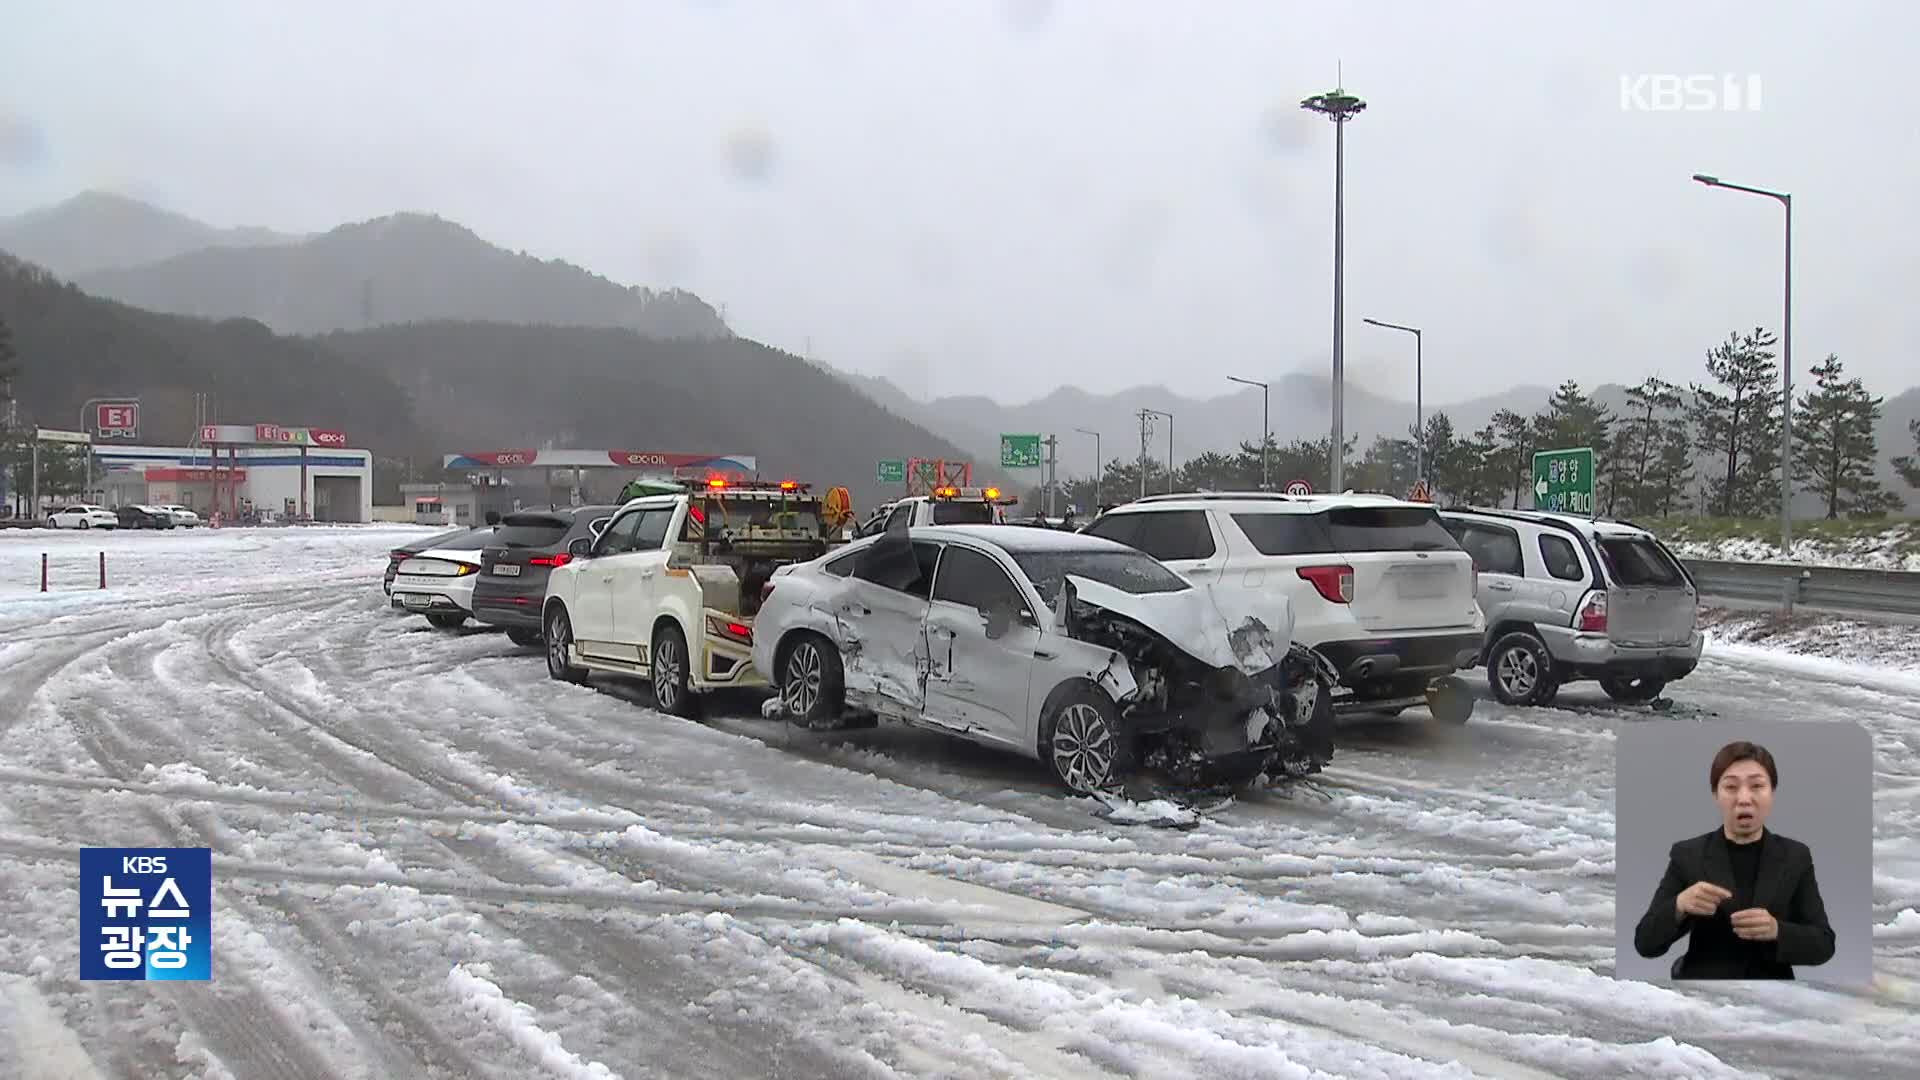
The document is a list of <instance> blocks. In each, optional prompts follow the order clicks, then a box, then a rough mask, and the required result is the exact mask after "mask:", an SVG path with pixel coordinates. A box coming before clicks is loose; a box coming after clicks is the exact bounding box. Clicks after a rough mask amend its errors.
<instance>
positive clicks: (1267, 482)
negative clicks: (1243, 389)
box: [1227, 375, 1273, 491]
mask: <svg viewBox="0 0 1920 1080" xmlns="http://www.w3.org/2000/svg"><path fill="white" fill-rule="evenodd" d="M1227 380H1228V381H1229V382H1237V383H1242V384H1244V385H1246V386H1257V387H1259V388H1260V490H1261V491H1272V490H1273V477H1271V476H1270V475H1268V472H1267V443H1269V442H1271V441H1272V439H1271V436H1270V435H1269V432H1271V431H1272V430H1273V429H1272V427H1271V426H1269V424H1268V422H1267V403H1268V396H1269V395H1268V393H1267V384H1266V383H1263V382H1255V381H1254V380H1252V379H1242V378H1240V377H1239V376H1238V375H1229V376H1227Z"/></svg>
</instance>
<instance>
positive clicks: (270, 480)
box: [94, 443, 373, 523]
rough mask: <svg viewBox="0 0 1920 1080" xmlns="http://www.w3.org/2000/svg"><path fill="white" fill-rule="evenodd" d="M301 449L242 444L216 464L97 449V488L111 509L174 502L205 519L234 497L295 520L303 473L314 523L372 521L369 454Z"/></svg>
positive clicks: (157, 451) (178, 451) (167, 449)
mask: <svg viewBox="0 0 1920 1080" xmlns="http://www.w3.org/2000/svg"><path fill="white" fill-rule="evenodd" d="M301 449H302V448H301V447H299V446H271V447H268V446H259V447H244V446H243V447H239V448H237V450H235V451H234V456H233V457H232V458H229V456H228V452H227V451H226V450H225V449H222V450H221V451H220V452H219V462H218V464H217V465H216V463H215V461H214V453H213V452H212V451H211V450H208V449H207V448H205V447H200V448H197V449H196V448H191V447H175V446H123V445H118V444H112V443H96V444H95V448H94V460H95V461H96V462H97V464H96V466H95V467H96V468H98V469H101V470H103V472H104V475H98V476H95V478H94V481H95V488H96V490H100V491H102V492H103V493H104V496H103V497H104V500H105V502H106V503H107V505H108V506H126V505H128V504H131V503H150V504H151V503H177V504H179V505H181V506H187V507H191V508H192V509H194V510H195V511H198V512H199V513H201V514H202V516H204V515H206V514H207V513H209V512H210V511H211V510H213V509H219V510H222V511H225V510H227V508H228V506H229V496H230V495H232V496H234V497H236V498H237V500H238V501H239V503H240V506H241V509H242V510H243V511H244V510H245V509H246V508H247V507H248V506H251V507H253V508H254V509H256V510H261V511H268V512H271V513H273V514H275V515H286V516H289V517H291V516H293V515H297V514H299V513H300V512H301V506H302V498H301V496H302V483H301V479H302V471H303V467H304V472H305V507H306V512H307V513H308V514H310V515H312V517H313V520H315V521H331V522H355V523H358V522H368V521H372V520H373V454H372V452H370V451H367V450H346V449H333V448H327V447H314V446H308V447H306V448H305V451H306V453H305V454H304V456H303V455H302V453H301ZM234 464H237V465H238V471H237V473H236V472H234V471H232V468H231V466H232V465H234ZM216 483H218V485H219V492H218V494H219V498H218V501H217V503H216V500H215V484H216ZM235 484H237V488H236V487H234V485H235Z"/></svg>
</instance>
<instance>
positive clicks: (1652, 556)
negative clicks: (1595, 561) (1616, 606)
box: [1600, 537, 1683, 588]
mask: <svg viewBox="0 0 1920 1080" xmlns="http://www.w3.org/2000/svg"><path fill="white" fill-rule="evenodd" d="M1600 557H1601V558H1602V559H1604V560H1606V564H1607V576H1608V577H1610V578H1612V579H1613V580H1614V583H1615V584H1618V585H1624V586H1626V587H1628V588H1633V587H1635V586H1642V585H1678V584H1680V583H1681V581H1682V580H1683V579H1682V578H1681V576H1680V568H1679V567H1677V566H1675V565H1674V564H1673V560H1672V559H1670V558H1668V557H1667V553H1666V552H1664V551H1662V550H1660V547H1659V545H1657V544H1655V543H1654V542H1653V541H1651V540H1646V539H1642V538H1638V537H1609V538H1606V539H1603V540H1601V541H1600Z"/></svg>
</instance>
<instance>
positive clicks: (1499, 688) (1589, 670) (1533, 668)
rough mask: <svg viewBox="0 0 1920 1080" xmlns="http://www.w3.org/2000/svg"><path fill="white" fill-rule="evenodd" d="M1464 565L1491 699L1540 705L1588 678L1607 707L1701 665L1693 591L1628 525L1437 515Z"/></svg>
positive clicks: (1539, 514) (1536, 514) (1681, 569)
mask: <svg viewBox="0 0 1920 1080" xmlns="http://www.w3.org/2000/svg"><path fill="white" fill-rule="evenodd" d="M1440 520H1441V522H1442V524H1444V525H1445V526H1446V529H1447V531H1448V532H1450V533H1452V534H1453V535H1454V537H1455V539H1457V540H1459V541H1460V546H1461V547H1463V548H1465V549H1466V550H1467V552H1468V554H1470V555H1472V556H1473V563H1474V567H1475V568H1476V569H1477V570H1478V571H1479V572H1480V573H1479V578H1480V581H1479V599H1480V608H1481V610H1482V611H1484V612H1485V613H1486V617H1487V637H1486V647H1485V650H1484V651H1483V652H1482V653H1481V657H1480V662H1481V663H1483V664H1485V665H1486V668H1487V685H1488V687H1489V688H1490V689H1492V691H1493V696H1494V697H1495V698H1497V699H1498V700H1500V701H1502V702H1504V703H1506V704H1508V705H1545V704H1548V703H1549V702H1551V701H1552V700H1553V698H1554V695H1556V694H1557V693H1559V691H1560V687H1561V686H1562V685H1563V684H1565V683H1569V682H1574V681H1576V680H1579V679H1596V680H1598V681H1599V683H1600V688H1601V689H1602V690H1605V691H1606V692H1607V696H1608V697H1611V698H1613V699H1614V700H1615V701H1633V702H1637V701H1651V700H1653V699H1654V698H1656V697H1658V696H1659V695H1660V692H1661V691H1662V690H1663V689H1665V688H1666V685H1667V684H1668V683H1670V682H1672V681H1674V680H1676V679H1682V678H1685V677H1686V676H1687V675H1688V674H1690V673H1691V672H1692V671H1693V669H1694V667H1695V666H1696V665H1698V664H1699V662H1700V643H1701V634H1700V631H1699V629H1698V626H1697V614H1698V591H1697V589H1696V587H1695V585H1694V581H1693V577H1692V575H1690V574H1688V573H1687V569H1686V566H1685V565H1684V564H1683V563H1681V561H1680V559H1679V558H1677V557H1676V556H1675V555H1674V554H1673V552H1672V551H1669V550H1668V549H1667V547H1666V545H1664V544H1662V543H1661V542H1660V541H1659V540H1658V539H1656V538H1655V537H1654V535H1653V534H1652V533H1650V532H1648V531H1647V530H1645V529H1643V528H1640V527H1639V526H1637V525H1634V524H1632V523H1630V522H1624V521H1606V520H1589V519H1587V518H1583V517H1575V516H1572V515H1567V514H1553V513H1547V512H1545V511H1540V510H1484V509H1477V508H1476V509H1467V510H1443V511H1441V512H1440Z"/></svg>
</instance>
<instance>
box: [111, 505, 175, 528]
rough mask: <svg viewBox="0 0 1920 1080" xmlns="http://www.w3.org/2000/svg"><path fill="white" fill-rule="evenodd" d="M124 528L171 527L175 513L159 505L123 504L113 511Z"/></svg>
mask: <svg viewBox="0 0 1920 1080" xmlns="http://www.w3.org/2000/svg"><path fill="white" fill-rule="evenodd" d="M113 516H115V517H117V518H119V519H120V527H121V528H123V529H171V528H173V514H171V513H169V512H168V511H166V510H162V509H160V508H159V507H157V506H122V507H120V508H119V509H117V510H115V511H114V512H113Z"/></svg>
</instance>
